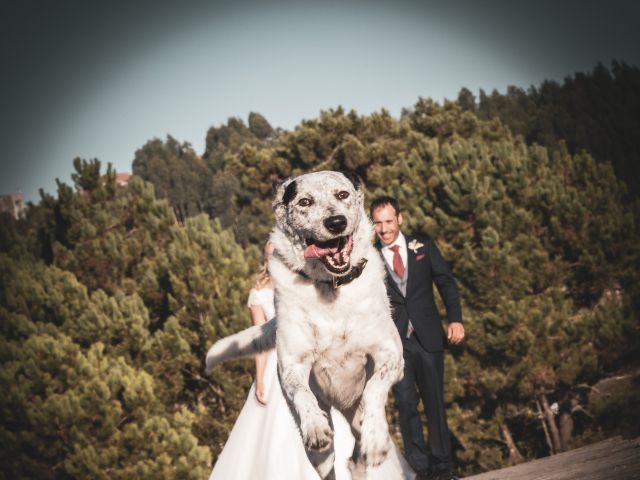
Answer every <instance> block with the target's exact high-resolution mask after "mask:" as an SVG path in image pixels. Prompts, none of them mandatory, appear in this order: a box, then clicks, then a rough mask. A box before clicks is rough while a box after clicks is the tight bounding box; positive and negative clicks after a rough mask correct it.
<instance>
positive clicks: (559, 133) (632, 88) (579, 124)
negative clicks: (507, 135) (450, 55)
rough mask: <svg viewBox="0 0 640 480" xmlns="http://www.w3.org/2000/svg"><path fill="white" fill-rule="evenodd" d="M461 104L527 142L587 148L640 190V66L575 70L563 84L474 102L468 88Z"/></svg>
mask: <svg viewBox="0 0 640 480" xmlns="http://www.w3.org/2000/svg"><path fill="white" fill-rule="evenodd" d="M458 100H459V101H460V103H461V105H462V106H463V107H464V108H465V109H468V110H470V111H473V112H475V113H476V114H477V115H478V117H479V118H481V119H491V118H494V117H497V118H499V119H500V120H501V121H502V122H503V123H504V124H506V125H508V126H509V128H510V129H511V131H512V132H513V133H515V134H519V135H523V136H524V138H525V139H526V141H527V142H528V143H530V144H531V143H538V144H540V145H544V146H546V147H548V148H550V149H555V148H556V147H557V145H558V142H560V141H564V142H565V143H566V145H567V148H568V150H569V152H570V153H571V154H576V153H579V152H580V151H581V150H583V149H584V150H587V151H588V152H589V153H590V154H591V155H593V156H594V157H595V159H596V160H598V161H607V162H611V163H612V164H613V168H614V171H615V172H616V175H617V176H618V178H620V179H621V180H623V181H624V182H626V184H627V188H628V189H629V190H630V192H631V193H632V194H633V195H634V196H638V195H640V189H639V188H638V178H640V160H639V159H640V69H639V68H638V67H635V66H630V65H627V64H625V63H620V62H616V61H614V62H613V63H612V66H611V69H610V70H608V69H607V68H606V67H605V66H603V65H602V64H599V65H598V66H597V67H596V68H594V70H593V72H591V73H576V74H575V75H574V76H572V77H567V78H566V79H565V81H564V82H563V83H562V84H559V83H557V82H554V81H545V82H543V83H542V85H540V86H539V87H531V88H529V89H528V90H527V91H525V90H523V89H521V88H518V87H509V89H508V91H507V93H506V94H504V95H502V94H500V93H498V92H497V91H495V90H494V91H493V92H491V94H490V95H487V94H486V93H485V92H483V91H482V90H481V91H480V95H479V98H478V101H477V103H476V99H475V97H474V96H473V94H472V93H471V92H470V91H469V90H468V89H462V91H461V92H460V94H459V96H458Z"/></svg>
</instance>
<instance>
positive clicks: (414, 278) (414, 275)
mask: <svg viewBox="0 0 640 480" xmlns="http://www.w3.org/2000/svg"><path fill="white" fill-rule="evenodd" d="M405 238H406V239H407V267H408V268H409V273H408V275H407V297H409V296H410V295H411V293H412V292H413V289H414V287H415V285H416V282H419V281H421V280H420V279H421V277H420V274H419V273H418V270H419V269H423V268H424V265H421V264H423V263H424V262H425V261H426V260H423V261H421V262H418V255H421V256H425V255H426V254H427V251H426V246H425V245H424V244H423V243H422V242H421V241H420V240H418V238H417V237H416V236H414V235H411V236H409V235H407V236H405ZM411 242H418V244H419V245H420V246H419V247H418V248H417V249H416V251H415V252H414V251H413V250H411V248H409V244H410V243H411Z"/></svg>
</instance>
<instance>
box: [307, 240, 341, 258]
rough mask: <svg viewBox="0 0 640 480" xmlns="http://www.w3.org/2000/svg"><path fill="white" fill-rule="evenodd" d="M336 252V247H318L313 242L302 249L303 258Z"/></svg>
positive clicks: (318, 256)
mask: <svg viewBox="0 0 640 480" xmlns="http://www.w3.org/2000/svg"><path fill="white" fill-rule="evenodd" d="M337 252H338V247H333V248H320V247H319V246H317V245H315V244H313V243H312V244H311V245H309V246H308V247H307V248H305V249H304V258H320V257H324V256H325V255H329V254H334V253H337Z"/></svg>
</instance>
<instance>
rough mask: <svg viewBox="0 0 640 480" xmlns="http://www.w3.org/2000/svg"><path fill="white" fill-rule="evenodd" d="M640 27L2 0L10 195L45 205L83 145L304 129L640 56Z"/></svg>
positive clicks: (604, 9) (501, 4)
mask: <svg viewBox="0 0 640 480" xmlns="http://www.w3.org/2000/svg"><path fill="white" fill-rule="evenodd" d="M639 23H640V2H635V1H623V0H608V1H606V2H605V1H595V0H583V1H573V0H554V1H550V0H538V1H535V2H522V1H519V0H510V1H509V0H483V1H480V0H450V1H446V2H445V1H444V0H441V1H430V0H422V1H416V0H411V1H408V0H395V1H385V2H383V1H378V0H369V1H364V0H342V1H334V0H324V1H315V2H311V1H305V0H297V1H293V0H279V1H278V0H260V1H257V0H229V1H222V0H209V1H203V0H185V1H173V2H169V1H165V0H155V1H151V0H137V1H134V0H128V1H123V0H112V1H109V2H104V1H96V0H57V1H56V0H0V142H1V143H0V145H2V148H1V149H0V168H1V170H0V194H8V193H13V192H16V191H22V192H23V193H24V195H25V198H26V199H27V200H29V201H33V202H35V203H37V202H38V201H39V200H40V195H39V193H38V189H39V188H43V189H44V190H45V191H47V192H49V193H53V194H55V192H56V184H55V179H56V178H59V179H60V180H61V181H63V182H65V183H68V184H71V183H72V182H71V180H70V174H71V172H72V171H73V165H72V162H73V159H74V158H75V157H81V158H85V159H92V158H98V159H99V160H100V161H101V162H102V163H103V165H105V167H106V164H107V163H108V162H110V163H111V164H112V165H113V166H114V167H115V169H116V170H117V171H118V172H130V171H131V162H132V160H133V158H134V156H135V152H136V150H137V149H138V148H140V147H142V146H143V145H144V144H145V143H146V142H147V141H149V140H151V139H153V138H161V139H164V138H166V136H167V135H171V136H173V137H174V138H176V139H178V140H179V141H181V142H189V143H190V144H191V145H192V146H193V148H194V149H195V150H196V152H198V153H202V152H203V150H204V142H205V138H206V133H207V130H208V129H209V128H210V127H212V126H220V125H222V124H225V123H226V122H227V119H228V118H230V117H239V118H241V119H243V120H244V121H245V122H246V120H247V117H248V114H249V112H252V111H253V112H258V113H260V114H262V115H263V116H264V117H265V118H266V119H267V120H268V121H269V122H270V123H271V125H272V126H274V127H281V128H284V129H287V130H290V129H293V128H295V127H296V125H298V124H299V123H300V122H301V121H302V120H303V119H310V118H316V117H317V116H318V115H319V113H320V111H321V110H328V109H331V108H336V107H338V106H342V107H344V108H345V109H346V110H351V109H353V110H355V111H356V112H358V113H359V114H361V115H367V114H370V113H371V112H374V111H379V110H380V109H382V108H384V109H386V110H387V111H389V112H390V113H391V114H392V115H394V116H396V117H398V116H399V115H400V113H401V111H402V109H403V108H411V107H412V106H413V105H414V104H415V103H416V101H417V100H418V98H419V97H429V98H432V99H434V100H436V101H438V102H442V101H443V100H444V99H452V100H453V99H455V98H457V95H458V92H459V91H460V89H461V88H463V87H466V88H468V89H469V90H471V91H472V92H473V93H474V94H475V95H478V92H479V90H480V89H484V90H485V91H486V92H491V91H492V90H494V89H497V90H498V91H499V92H502V93H504V92H505V91H506V88H507V86H509V85H515V86H519V87H522V88H528V87H529V86H532V85H539V84H540V83H541V82H542V81H543V80H545V79H549V80H556V81H559V82H562V81H563V79H564V78H566V77H567V76H569V75H573V74H574V73H575V72H590V71H592V70H593V68H594V67H595V66H596V64H597V63H598V62H601V63H603V64H604V65H605V66H607V67H609V66H610V65H611V61H612V60H613V59H617V60H619V61H624V62H626V63H627V64H630V65H635V66H639V65H640V28H637V25H638V24H639Z"/></svg>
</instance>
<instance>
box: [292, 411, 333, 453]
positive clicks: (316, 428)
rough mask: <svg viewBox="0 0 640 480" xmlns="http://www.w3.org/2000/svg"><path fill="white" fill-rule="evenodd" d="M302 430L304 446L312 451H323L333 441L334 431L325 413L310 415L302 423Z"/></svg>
mask: <svg viewBox="0 0 640 480" xmlns="http://www.w3.org/2000/svg"><path fill="white" fill-rule="evenodd" d="M300 430H301V431H302V440H303V442H304V446H305V447H306V448H308V449H312V450H322V449H323V448H325V447H326V446H327V445H329V444H330V443H331V441H332V439H333V430H331V427H330V426H329V420H328V419H327V416H326V415H325V414H324V412H322V411H319V412H318V413H315V414H313V413H309V414H308V415H306V418H304V419H303V420H302V421H301V425H300Z"/></svg>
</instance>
